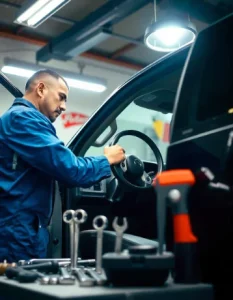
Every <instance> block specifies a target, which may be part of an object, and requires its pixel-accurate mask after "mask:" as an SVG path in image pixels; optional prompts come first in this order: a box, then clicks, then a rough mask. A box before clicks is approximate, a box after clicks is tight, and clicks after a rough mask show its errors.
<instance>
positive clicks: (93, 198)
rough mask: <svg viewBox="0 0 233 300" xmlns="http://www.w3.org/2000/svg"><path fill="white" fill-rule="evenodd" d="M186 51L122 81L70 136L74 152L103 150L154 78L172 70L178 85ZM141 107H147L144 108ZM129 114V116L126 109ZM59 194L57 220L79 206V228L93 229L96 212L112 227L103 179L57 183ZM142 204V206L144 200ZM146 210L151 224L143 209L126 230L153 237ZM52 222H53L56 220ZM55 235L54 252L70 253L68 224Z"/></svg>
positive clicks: (130, 205) (130, 207)
mask: <svg viewBox="0 0 233 300" xmlns="http://www.w3.org/2000/svg"><path fill="white" fill-rule="evenodd" d="M188 51H189V47H186V48H184V49H183V50H181V51H179V52H177V53H173V54H172V55H168V56H167V57H166V58H162V59H161V60H159V61H158V62H155V63H154V64H152V65H150V66H148V67H147V68H145V69H144V70H142V71H140V72H139V73H137V74H136V75H135V76H133V77H132V78H131V79H130V80H129V81H128V82H126V83H125V84H123V85H122V86H121V87H120V88H118V89H117V90H116V91H115V92H114V93H113V94H112V95H111V96H110V97H109V98H108V99H107V100H106V101H105V102H104V103H103V105H102V106H101V107H99V109H97V111H96V112H95V113H94V114H93V115H92V116H91V117H90V118H89V120H88V121H87V122H86V123H85V124H84V125H83V126H82V128H81V129H80V130H79V131H78V133H77V134H76V135H75V136H74V137H73V138H72V140H71V141H70V143H69V144H68V147H69V148H70V149H71V150H72V151H73V152H74V154H75V155H76V156H85V155H97V154H101V153H103V152H102V151H103V146H104V145H108V143H109V141H110V140H111V135H112V134H113V133H114V126H112V129H110V127H111V125H112V124H113V123H114V122H116V121H118V118H119V115H120V114H121V113H122V112H124V111H125V112H126V111H127V108H129V107H130V105H135V103H136V101H135V100H136V98H137V97H139V96H142V95H145V94H146V93H147V92H148V90H150V87H151V88H153V85H154V83H155V82H156V81H158V80H161V79H163V78H165V77H166V76H167V75H168V74H170V73H171V74H173V73H174V74H175V78H174V79H171V80H170V81H171V83H172V84H173V85H174V86H175V88H177V86H178V82H179V77H180V75H181V71H182V69H183V66H184V62H185V60H186V57H187V54H188ZM176 73H177V74H176ZM173 77H174V76H173ZM173 77H171V78H173ZM162 81H163V80H162ZM162 81H161V82H162ZM172 81H174V82H172ZM161 84H165V83H161ZM162 88H163V90H166V89H165V87H162ZM155 98H156V96H155ZM165 98H166V97H165ZM158 101H159V99H158ZM169 101H171V103H169ZM169 101H168V102H166V101H165V102H166V103H160V104H161V108H159V105H157V106H156V107H157V110H158V112H159V111H163V110H165V111H166V109H167V110H170V111H172V108H173V103H174V97H173V98H172V100H169ZM132 103H133V104H132ZM166 107H169V108H166ZM144 109H145V110H146V108H144ZM128 114H129V116H130V110H129V109H128ZM117 123H118V125H117V126H118V127H117V130H118V129H120V126H119V122H117ZM121 129H122V128H121ZM123 129H124V128H123ZM126 129H134V128H126ZM106 136H107V138H106V143H102V144H101V143H100V144H101V147H93V146H94V145H96V144H97V141H101V140H102V139H105V137H106ZM136 148H137V147H136ZM91 149H92V150H93V149H94V150H95V151H93V152H92V151H91ZM136 150H137V149H136ZM126 194H127V198H128V199H131V200H132V201H131V200H129V201H128V200H126V201H125V203H119V205H118V206H119V208H118V213H119V210H122V211H123V214H124V212H125V211H127V213H128V216H129V215H130V214H131V212H133V211H134V206H135V205H134V203H135V202H134V199H135V198H136V197H137V191H136V192H135V191H129V192H127V193H126ZM146 195H147V196H148V195H149V194H145V196H146ZM60 196H61V202H62V207H61V209H60V217H59V218H57V217H56V216H55V214H54V217H56V218H57V220H59V219H60V222H62V221H61V220H62V214H61V213H62V212H64V210H67V209H78V208H82V209H84V210H86V211H87V213H88V221H87V222H86V223H85V224H84V225H82V228H81V230H89V229H92V228H93V227H92V220H93V218H94V217H95V216H96V215H105V216H107V217H108V219H109V227H108V230H113V229H112V226H111V223H112V219H113V217H114V214H115V212H114V209H113V206H114V205H113V203H111V202H110V201H109V200H108V199H107V197H106V185H105V183H104V182H99V183H97V184H96V185H94V186H93V187H91V188H90V189H82V188H72V189H67V188H65V187H62V186H60ZM147 196H146V197H147ZM148 197H154V194H153V195H152V194H150V195H149V196H148ZM55 207H56V205H55ZM141 207H142V208H143V209H144V207H143V204H142V206H141ZM153 207H154V206H153ZM139 210H140V206H139ZM146 210H147V212H148V216H149V219H150V225H148V226H147V225H146V224H147V220H146V219H148V217H147V215H146V213H145V215H144V219H145V220H144V221H145V222H142V223H141V225H140V226H139V225H138V224H140V222H139V221H140V220H141V219H139V218H138V216H133V213H132V216H130V217H132V219H134V222H133V224H134V225H132V226H131V227H130V230H131V231H129V233H133V234H137V230H139V231H140V235H141V236H144V237H147V238H156V236H155V231H156V226H154V228H152V227H153V225H151V224H153V222H154V223H155V222H156V217H155V213H154V211H153V210H151V209H150V206H148V207H146ZM139 214H140V211H139ZM152 216H153V220H152ZM55 223H56V222H55ZM54 225H55V226H56V224H54ZM58 235H59V234H58V231H56V230H55V236H53V237H52V240H54V241H55V243H56V246H55V247H56V248H57V249H58V248H59V251H58V252H56V253H57V255H58V253H59V255H61V256H64V257H69V229H68V226H66V224H62V237H61V232H60V237H59V238H57V236H58ZM60 239H62V243H60ZM58 240H59V242H58ZM54 253H55V252H54V251H52V255H54Z"/></svg>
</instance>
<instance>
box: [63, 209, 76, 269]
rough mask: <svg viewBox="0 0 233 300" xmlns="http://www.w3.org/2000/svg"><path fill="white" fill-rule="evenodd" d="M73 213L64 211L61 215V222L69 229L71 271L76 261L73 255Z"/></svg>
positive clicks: (72, 211) (70, 210)
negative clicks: (67, 225)
mask: <svg viewBox="0 0 233 300" xmlns="http://www.w3.org/2000/svg"><path fill="white" fill-rule="evenodd" d="M74 213H75V211H74V210H72V209H69V210H66V211H65V212H64V213H63V221H64V222H65V223H67V224H69V227H70V260H71V269H72V268H75V267H76V263H77V260H75V255H74V231H75V229H74V227H75V226H74Z"/></svg>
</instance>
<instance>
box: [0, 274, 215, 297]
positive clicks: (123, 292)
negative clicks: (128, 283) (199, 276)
mask: <svg viewBox="0 0 233 300" xmlns="http://www.w3.org/2000/svg"><path fill="white" fill-rule="evenodd" d="M0 290H1V296H4V297H9V299H14V297H17V299H33V300H47V299H77V300H93V299H98V300H101V299H109V300H111V299H114V300H123V299H130V300H134V299H135V300H140V299H142V300H152V299H156V300H172V299H177V300H187V299H189V300H194V299H195V300H213V299H214V298H213V289H212V286H211V285H208V284H195V285H191V284H186V285H181V284H173V282H172V280H171V279H169V280H168V281H167V283H166V284H165V285H164V286H162V287H150V288H147V287H134V288H132V287H122V288H116V287H111V286H107V287H98V286H96V287H91V288H85V287H82V288H81V287H79V284H78V281H77V284H75V285H72V286H61V285H54V286H52V285H50V286H45V285H41V284H40V283H37V282H35V283H28V284H22V283H19V282H17V281H15V280H9V279H8V278H6V277H5V276H2V277H0ZM16 295H17V296H16Z"/></svg>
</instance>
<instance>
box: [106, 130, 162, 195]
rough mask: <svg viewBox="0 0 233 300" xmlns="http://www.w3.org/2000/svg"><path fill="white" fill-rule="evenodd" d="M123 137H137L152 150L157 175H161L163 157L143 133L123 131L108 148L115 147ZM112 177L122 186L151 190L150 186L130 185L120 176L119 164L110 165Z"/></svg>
mask: <svg viewBox="0 0 233 300" xmlns="http://www.w3.org/2000/svg"><path fill="white" fill-rule="evenodd" d="M124 136H134V137H138V138H139V139H141V140H143V141H144V142H145V143H146V144H147V145H148V146H149V147H150V148H151V150H152V152H153V154H154V155H155V158H156V160H157V164H158V171H157V174H158V173H161V172H162V171H163V170H164V162H163V157H162V155H161V152H160V151H159V148H158V147H157V146H156V144H155V143H154V141H153V140H152V139H151V138H149V137H148V136H147V135H145V134H144V133H142V132H140V131H137V130H123V131H121V132H119V133H117V134H116V135H115V136H114V137H113V139H112V141H111V143H110V146H113V145H116V144H117V143H118V142H119V140H120V139H121V138H122V137H124ZM111 169H112V172H113V175H114V176H115V177H116V178H117V179H118V180H120V181H121V182H123V183H124V184H126V185H127V186H129V187H131V188H134V189H140V190H145V189H148V188H151V186H147V187H142V186H137V185H135V184H133V183H131V182H130V181H128V180H127V179H126V178H125V177H124V176H123V174H122V172H121V170H120V169H121V167H120V164H118V165H112V166H111Z"/></svg>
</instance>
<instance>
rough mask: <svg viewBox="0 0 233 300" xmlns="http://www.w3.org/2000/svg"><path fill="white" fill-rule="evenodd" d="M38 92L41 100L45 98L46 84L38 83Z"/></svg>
mask: <svg viewBox="0 0 233 300" xmlns="http://www.w3.org/2000/svg"><path fill="white" fill-rule="evenodd" d="M36 90H37V94H38V96H39V97H40V98H41V97H43V96H44V92H45V85H44V83H43V82H40V83H38V85H37V88H36Z"/></svg>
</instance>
